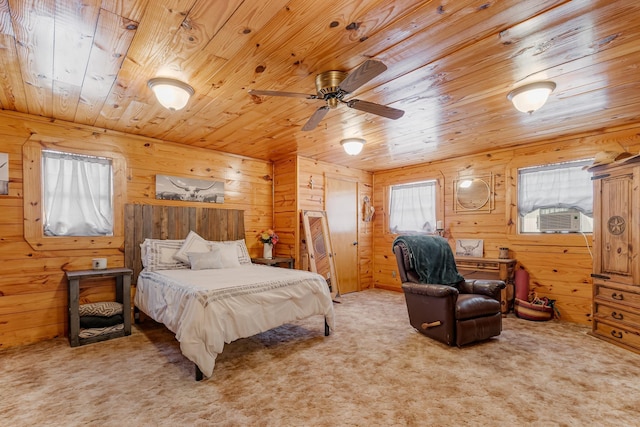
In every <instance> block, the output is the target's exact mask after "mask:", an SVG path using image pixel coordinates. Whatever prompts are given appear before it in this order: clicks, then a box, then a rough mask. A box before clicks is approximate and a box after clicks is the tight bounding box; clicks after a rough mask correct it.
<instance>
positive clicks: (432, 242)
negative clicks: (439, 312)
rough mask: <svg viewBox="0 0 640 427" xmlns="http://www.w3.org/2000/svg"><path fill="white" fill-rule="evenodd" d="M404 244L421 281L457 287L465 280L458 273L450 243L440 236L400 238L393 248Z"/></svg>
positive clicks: (395, 241)
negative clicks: (400, 243)
mask: <svg viewBox="0 0 640 427" xmlns="http://www.w3.org/2000/svg"><path fill="white" fill-rule="evenodd" d="M398 242H402V243H404V244H405V245H406V246H407V248H408V249H409V251H410V252H411V254H412V256H411V260H410V261H411V267H412V268H413V269H414V270H415V271H416V273H418V276H419V277H420V281H421V282H423V283H429V284H440V285H450V286H455V285H456V284H458V283H459V282H461V281H463V280H464V277H462V276H461V275H460V273H458V268H457V267H456V260H455V258H454V257H453V251H452V250H451V247H450V246H449V242H447V240H446V239H444V238H442V237H440V236H420V235H417V236H398V237H397V238H396V239H395V240H394V241H393V246H395V245H396V244H397V243H398Z"/></svg>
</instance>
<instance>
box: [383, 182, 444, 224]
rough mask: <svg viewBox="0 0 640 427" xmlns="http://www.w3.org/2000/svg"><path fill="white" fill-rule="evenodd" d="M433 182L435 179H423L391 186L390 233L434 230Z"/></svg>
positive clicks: (434, 193) (434, 194)
mask: <svg viewBox="0 0 640 427" xmlns="http://www.w3.org/2000/svg"><path fill="white" fill-rule="evenodd" d="M435 184H436V182H435V181H425V182H416V183H412V184H405V185H394V186H393V187H391V200H390V204H391V206H390V209H389V211H390V214H389V229H390V231H391V232H392V233H403V232H425V233H432V232H434V231H435V228H436V185H435Z"/></svg>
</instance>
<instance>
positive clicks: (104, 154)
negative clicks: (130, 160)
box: [22, 133, 127, 251]
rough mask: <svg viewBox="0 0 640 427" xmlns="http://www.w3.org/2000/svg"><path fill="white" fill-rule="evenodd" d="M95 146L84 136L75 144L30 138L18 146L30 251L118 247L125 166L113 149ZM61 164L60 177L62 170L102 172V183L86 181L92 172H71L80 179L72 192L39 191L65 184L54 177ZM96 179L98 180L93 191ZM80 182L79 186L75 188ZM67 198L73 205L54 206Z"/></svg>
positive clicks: (67, 189) (121, 234)
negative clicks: (75, 168)
mask: <svg viewBox="0 0 640 427" xmlns="http://www.w3.org/2000/svg"><path fill="white" fill-rule="evenodd" d="M100 142H101V143H100V144H96V143H95V141H92V140H90V136H88V137H87V139H85V140H77V141H76V140H69V139H64V140H63V139H61V138H60V137H57V138H56V137H47V136H45V135H42V134H38V133H34V134H33V135H31V137H30V138H29V139H28V140H27V142H25V143H24V145H23V146H22V167H23V170H22V174H23V179H24V186H23V191H24V198H23V207H24V238H25V240H26V241H27V242H28V243H29V245H31V247H32V248H33V249H34V250H37V251H49V250H71V249H82V250H91V249H107V248H111V249H117V248H120V247H122V245H123V244H124V202H125V200H126V196H127V186H126V182H127V181H126V161H125V159H124V157H123V156H122V155H121V154H119V153H118V147H117V145H116V144H113V143H112V142H111V141H110V140H109V139H107V138H105V139H103V140H102V141H100ZM61 163H64V164H65V166H64V169H65V171H66V170H67V169H68V168H67V165H74V166H73V167H80V165H83V167H85V168H86V169H88V170H92V169H94V168H95V169H99V170H103V172H104V179H103V178H95V177H91V175H90V174H92V173H93V172H89V171H88V170H86V171H84V172H77V174H78V175H76V176H77V177H80V176H84V178H83V179H78V180H76V183H75V184H74V185H77V187H65V186H64V185H63V186H62V187H58V189H57V190H56V191H60V193H59V194H60V195H59V196H57V195H54V193H53V192H52V191H53V190H51V189H45V186H47V187H48V186H49V185H52V184H55V185H57V184H58V181H59V180H61V179H62V180H65V179H66V178H67V176H66V175H67V173H66V172H65V173H63V174H62V175H61V174H60V173H58V172H57V169H58V167H59V166H60V164H61ZM109 163H110V166H108V164H109ZM45 168H46V171H45ZM108 170H110V173H108V172H106V171H108ZM70 173H71V172H70ZM73 173H76V172H73ZM73 173H72V174H73ZM54 176H55V178H52V177H54ZM107 176H110V178H107ZM96 179H99V180H100V185H99V186H98V187H97V188H98V189H96V186H95V184H96V183H97V182H94V181H95V180H96ZM82 180H84V181H85V182H82V183H80V182H77V181H82ZM87 181H91V182H87ZM45 183H46V184H45ZM81 187H82V188H81ZM88 192H90V194H91V195H90V196H88ZM47 193H48V194H47ZM56 194H57V193H56ZM69 196H71V199H76V200H66V201H65V202H64V203H65V204H63V205H61V206H62V207H59V206H54V205H56V204H57V203H58V202H59V200H58V197H61V198H62V200H64V199H65V198H66V199H69ZM52 203H53V205H52ZM87 204H90V205H91V206H90V207H87V206H86V205H87ZM80 209H82V210H83V212H82V213H81V214H80V213H79V212H77V211H78V210H80ZM85 209H86V211H85ZM79 218H83V219H79ZM109 218H111V219H109ZM71 224H74V225H71ZM45 228H46V231H45Z"/></svg>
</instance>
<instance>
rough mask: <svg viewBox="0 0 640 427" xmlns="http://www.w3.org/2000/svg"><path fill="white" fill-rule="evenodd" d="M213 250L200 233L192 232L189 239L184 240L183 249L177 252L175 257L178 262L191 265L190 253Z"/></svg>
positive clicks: (188, 235)
mask: <svg viewBox="0 0 640 427" xmlns="http://www.w3.org/2000/svg"><path fill="white" fill-rule="evenodd" d="M210 250H211V249H210V248H209V244H208V242H207V241H206V240H204V239H203V238H202V237H200V235H198V233H196V232H195V231H193V230H191V231H189V234H187V238H186V239H184V243H183V244H182V247H180V249H179V250H178V252H176V254H175V255H174V256H173V257H174V258H175V259H177V260H178V261H181V262H184V263H185V264H189V256H188V255H187V254H189V253H196V252H209V251H210Z"/></svg>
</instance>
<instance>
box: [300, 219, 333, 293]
mask: <svg viewBox="0 0 640 427" xmlns="http://www.w3.org/2000/svg"><path fill="white" fill-rule="evenodd" d="M302 225H303V227H304V235H305V242H306V247H307V252H308V254H309V266H310V267H311V271H313V272H314V273H318V274H320V275H321V276H322V277H324V278H325V279H326V280H327V285H328V286H329V292H330V293H331V298H332V299H334V298H336V297H337V296H338V295H340V290H339V282H338V276H337V274H336V266H335V260H334V256H335V253H334V252H333V247H332V246H331V237H330V234H329V223H328V221H327V213H326V212H325V211H312V210H303V211H302Z"/></svg>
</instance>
